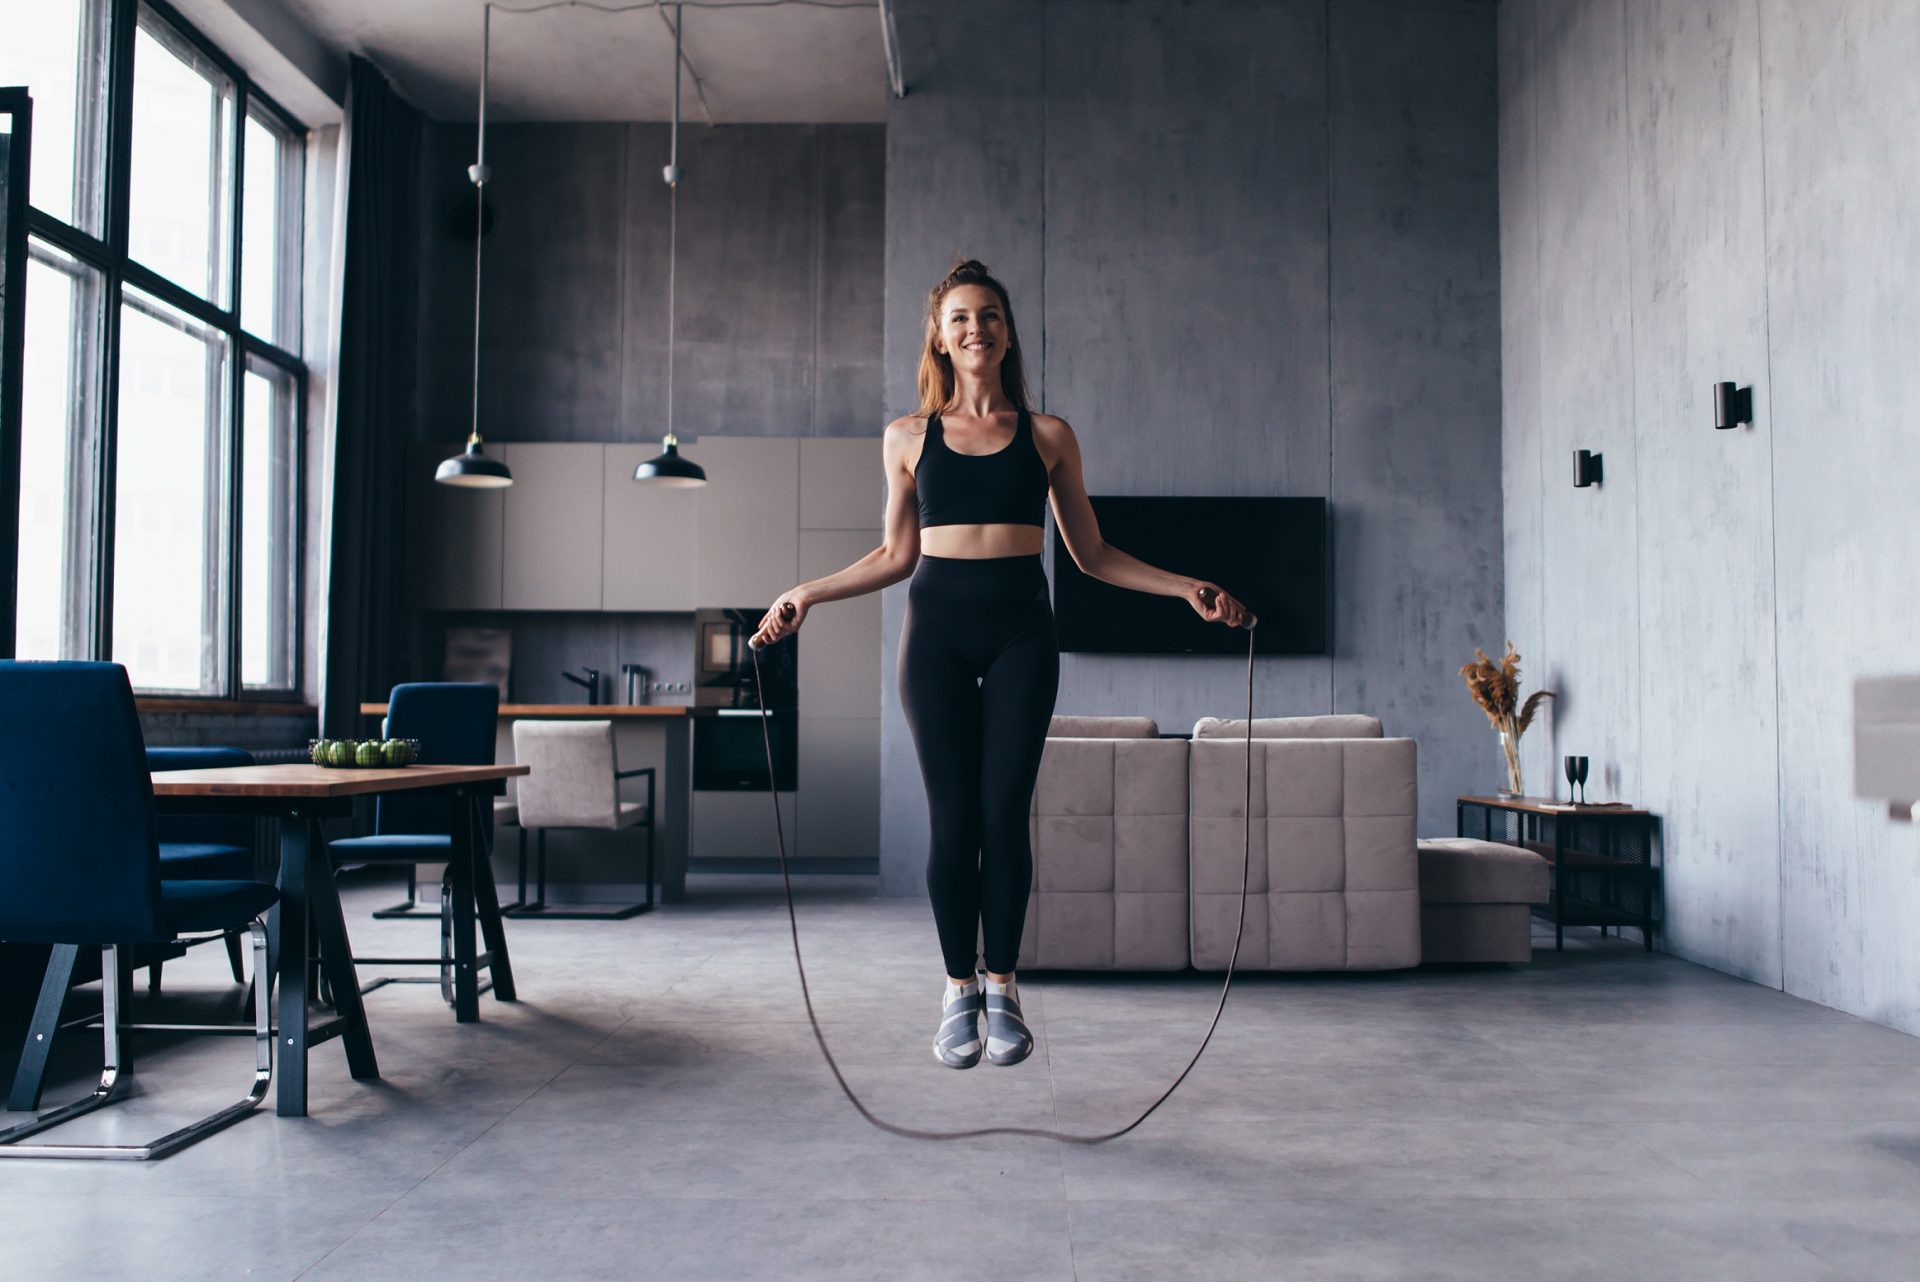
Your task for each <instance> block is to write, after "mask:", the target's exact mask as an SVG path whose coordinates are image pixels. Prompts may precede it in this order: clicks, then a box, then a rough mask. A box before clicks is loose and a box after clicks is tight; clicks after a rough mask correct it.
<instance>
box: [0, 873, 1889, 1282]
mask: <svg viewBox="0 0 1920 1282" xmlns="http://www.w3.org/2000/svg"><path fill="white" fill-rule="evenodd" d="M858 886H859V884H858V883H855V882H833V881H831V880H830V881H828V882H827V883H826V884H814V885H810V886H808V887H807V888H806V889H805V890H804V892H803V894H804V898H803V900H802V903H801V910H800V926H801V942H802V945H803V947H804V948H805V949H806V951H807V955H808V957H809V958H810V961H811V966H812V969H811V971H810V976H811V979H812V983H813V988H814V994H815V999H816V1003H817V1008H818V1009H819V1010H820V1011H821V1013H822V1016H823V1019H824V1021H825V1023H826V1029H827V1036H828V1039H829V1043H830V1045H831V1046H832V1047H833V1048H834V1051H835V1054H836V1055H837V1056H838V1057H839V1059H840V1062H841V1064H842V1067H843V1069H844V1070H845V1071H846V1073H847V1076H848V1077H849V1079H850V1080H851V1081H852V1082H853V1083H854V1085H855V1088H856V1089H857V1090H859V1091H860V1092H861V1094H862V1095H863V1097H864V1098H865V1099H866V1101H867V1102H868V1104H869V1105H870V1106H871V1107H872V1108H873V1109H874V1110H875V1111H877V1112H879V1113H880V1114H881V1115H882V1116H885V1117H888V1118H891V1119H896V1120H900V1121H904V1122H909V1123H913V1124H918V1125H922V1126H927V1125H932V1126H940V1125H950V1126H965V1125H979V1124H992V1123H1011V1124H1026V1125H1058V1126H1061V1127H1064V1128H1071V1129H1079V1130H1086V1131H1092V1130H1096V1129H1105V1128H1108V1127H1111V1126H1113V1125H1116V1124H1118V1123H1119V1122H1121V1121H1124V1120H1128V1119H1131V1118H1132V1117H1133V1116H1134V1115H1135V1114H1136V1113H1137V1112H1138V1110H1139V1109H1140V1108H1141V1107H1143V1106H1144V1105H1145V1104H1147V1103H1148V1102H1150V1101H1151V1100H1152V1099H1153V1097H1154V1096H1156V1095H1157V1094H1158V1093H1159V1092H1160V1090H1162V1089H1163V1088H1164V1085H1165V1083H1167V1082H1168V1081H1170V1080H1172V1078H1173V1076H1174V1075H1175V1074H1176V1073H1177V1072H1178V1070H1179V1068H1180V1066H1181V1065H1182V1064H1184V1063H1185V1060H1186V1058H1187V1056H1188V1055H1189V1054H1190V1053H1191V1049H1192V1047H1193V1046H1194V1045H1195V1044H1196V1042H1197V1039H1198V1037H1199V1036H1200V1034H1201V1032H1202V1031H1203V1029H1204V1027H1205V1023H1206V1020H1207V1018H1208V1017H1209V1016H1210V1015H1211V1013H1212V1009H1213V998H1214V995H1215V993H1216V992H1217V987H1216V983H1217V981H1216V980H1215V979H1213V978H1210V977H1206V976H1197V975H1175V976H1116V977H1104V976H1071V977H1064V976H1063V977H1052V978H1049V977H1045V976H1040V975H1036V976H1034V977H1033V978H1032V979H1031V981H1030V982H1029V983H1028V984H1027V985H1026V986H1025V988H1024V995H1025V998H1026V1004H1027V1010H1028V1015H1029V1018H1030V1020H1031V1022H1032V1024H1033V1027H1034V1030H1035V1032H1036V1034H1037V1036H1038V1038H1039V1043H1040V1045H1039V1049H1038V1051H1037V1052H1036V1053H1035V1055H1034V1057H1033V1058H1032V1059H1030V1060H1029V1061H1028V1062H1027V1063H1025V1064H1023V1065H1020V1066H1018V1067H1016V1068H1012V1069H998V1068H994V1067H991V1066H990V1065H987V1064H985V1063H982V1064H981V1065H980V1066H978V1067H976V1068H974V1069H972V1070H969V1071H966V1072H954V1071H953V1070H951V1069H947V1068H944V1067H942V1066H940V1065H939V1064H937V1063H935V1061H934V1058H933V1055H932V1052H931V1050H930V1049H929V1044H930V1041H931V1037H932V1034H933V1029H934V1024H935V1023H936V1022H937V1021H936V1002H937V993H938V989H937V987H936V985H937V984H938V983H939V982H940V981H939V977H938V971H939V962H938V955H937V951H936V949H935V947H934V938H933V927H932V921H931V917H930V915H929V913H928V910H927V908H926V906H925V904H924V903H922V902H920V901H918V900H908V901H896V900H880V899H875V898H872V897H871V896H870V895H868V894H866V893H864V892H863V891H862V890H861V889H859V888H858ZM770 888H771V889H770ZM347 898H348V910H349V916H348V921H349V928H350V929H351V930H352V931H353V933H354V939H355V943H356V947H357V948H358V949H359V950H360V951H362V952H386V953H389V954H391V953H392V952H394V951H402V952H411V951H425V950H426V949H427V948H429V947H430V946H431V940H432V928H431V926H430V925H428V924H426V923H421V922H375V921H372V920H371V919H370V918H369V917H368V916H367V915H366V914H367V910H368V909H370V908H371V907H374V906H376V905H378V904H380V903H382V902H386V901H390V900H391V899H392V898H393V891H392V887H391V886H390V885H380V884H367V883H361V884H358V885H356V886H354V887H352V888H351V889H350V890H349V892H348V896H347ZM509 930H510V938H511V941H512V946H513V950H514V960H515V968H516V974H517V976H518V979H519V983H520V993H521V998H522V1000H521V1001H520V1002H519V1003H518V1004H517V1005H513V1006H506V1005H502V1004H500V1003H497V1002H495V1001H494V1000H493V999H492V998H491V997H490V996H489V997H484V998H482V1017H483V1022H481V1023H479V1024H477V1025H470V1026H464V1027H463V1026H460V1025H456V1024H455V1023H454V1022H453V1017H452V1012H451V1011H450V1010H449V1009H448V1008H447V1007H445V1006H444V1005H442V1004H441V1003H440V1001H439V999H438V996H437V993H436V991H435V990H434V989H432V988H429V987H425V986H414V985H409V986H401V987H388V988H384V989H381V990H379V991H378V992H375V993H373V994H371V995H370V996H369V998H368V1003H369V1010H370V1014H371V1017H372V1020H373V1034H374V1042H375V1046H376V1049H377V1051H378V1053H379V1056H380V1063H381V1068H382V1072H383V1078H382V1080H381V1081H380V1082H378V1083H373V1084H361V1083H356V1082H354V1081H353V1080H352V1079H350V1078H349V1077H348V1076H347V1072H346V1067H345V1064H344V1062H343V1058H342V1056H341V1053H340V1050H339V1047H338V1046H337V1044H329V1045H327V1046H324V1047H322V1048H320V1049H319V1050H318V1051H317V1052H316V1054H315V1057H314V1077H313V1090H312V1096H313V1100H312V1103H313V1111H312V1116H311V1117H310V1118H308V1119H306V1120H304V1121H299V1120H284V1121H283V1120H280V1119H278V1118H275V1117H273V1116H272V1115H271V1113H270V1111H268V1110H263V1111H262V1112H261V1114H260V1115H258V1116H254V1117H249V1118H248V1119H246V1120H245V1121H243V1122H241V1123H239V1124H238V1125H237V1126H235V1127H234V1128H232V1129H230V1130H228V1131H225V1132H223V1133H221V1134H219V1135H217V1136H214V1137H212V1138H211V1139H209V1140H207V1141H205V1142H204V1143H202V1144H200V1145H199V1146H198V1147H196V1148H193V1149H189V1150H188V1151H186V1152H185V1153H182V1154H180V1155H178V1156H176V1157H173V1158H170V1159H168V1160H166V1161H163V1162H160V1163H157V1164H153V1165H126V1166H122V1165H89V1164H81V1163H73V1162H39V1163H10V1164H0V1205H4V1206H5V1208H6V1219H7V1228H6V1230H5V1234H4V1238H3V1239H0V1275H4V1276H7V1277H55V1276H58V1277H85V1278H99V1279H111V1278H138V1279H141V1280H142V1282H158V1280H159V1279H164V1278H230V1277H239V1276H248V1277H257V1278H296V1277H298V1278H313V1279H351V1280H353V1282H376V1280H378V1279H389V1278H390V1279H401V1280H404V1282H419V1280H420V1279H421V1278H424V1277H428V1276H448V1277H459V1278H462V1279H467V1280H469V1282H479V1280H481V1279H491V1278H501V1279H528V1278H538V1279H544V1280H548V1282H560V1280H562V1279H582V1278H594V1279H601V1278H604V1279H637V1278H671V1279H687V1278H723V1279H736V1278H783V1279H784V1278H816V1277H817V1278H833V1279H858V1278H874V1279H888V1280H893V1279H903V1278H920V1277H928V1278H958V1277H984V1278H995V1279H1002V1278H1008V1279H1010V1278H1026V1277H1038V1278H1083V1279H1108V1278H1170V1277H1206V1278H1268V1277H1273V1278H1279V1277H1285V1278H1341V1279H1346V1278H1382V1279H1401V1278H1471V1279H1493V1278H1527V1279H1529V1280H1530V1282H1537V1280H1539V1279H1546V1278H1608V1279H1612V1278H1617V1277H1620V1276H1623V1275H1635V1274H1639V1275H1652V1276H1657V1277H1660V1278H1662V1279H1676V1278H1742V1279H1749V1278H1821V1277H1829V1278H1841V1277H1845V1278H1856V1279H1858V1278H1895V1277H1913V1276H1914V1275H1915V1269H1916V1265H1915V1261H1916V1260H1920V1214H1916V1212H1915V1210H1914V1207H1915V1205H1916V1203H1920V1040H1916V1039H1914V1038H1911V1037H1908V1036H1905V1035H1902V1034H1900V1033H1896V1032H1893V1031H1890V1030H1888V1029H1886V1028H1882V1027H1879V1026H1877V1025H1874V1024H1870V1023H1865V1022H1863V1021H1860V1020H1857V1019H1853V1018H1851V1017H1848V1016H1846V1015H1841V1014H1838V1013H1836V1012H1834V1011H1831V1010H1827V1009H1824V1008H1822V1007H1819V1006H1814V1005H1810V1004H1808V1003H1806V1002H1803V1001H1799V1000H1797V999H1794V998H1790V997H1786V996H1783V995H1782V994H1780V993H1777V992H1774V991H1771V990H1769V989H1765V988H1760V987H1756V986H1754V985H1751V984H1747V983H1743V982H1741V981H1738V980H1735V979H1731V978H1728V977H1727V976H1724V975H1721V974H1717V973H1715V972H1713V971H1709V970H1704V969H1701V968H1699V967H1696V966H1692V965H1689V964H1687V963H1685V962H1681V961H1677V960H1674V959H1673V958H1670V957H1666V956H1662V955H1658V954H1655V955H1651V956H1649V955H1646V954H1644V953H1642V952H1641V950H1640V948H1639V946H1638V945H1637V943H1624V942H1621V941H1618V940H1608V941H1605V942H1602V941H1600V940H1599V939H1597V938H1596V937H1595V935H1594V932H1592V931H1590V930H1587V931H1576V932H1573V935H1572V941H1571V942H1570V944H1569V947H1568V950H1567V951H1566V952H1565V953H1564V954H1561V955H1558V956H1556V955H1555V954H1554V953H1553V952H1552V951H1550V946H1551V940H1550V938H1549V940H1548V945H1549V950H1548V951H1540V952H1536V954H1535V961H1534V963H1533V964H1532V965H1531V966H1527V967H1486V968H1457V969H1450V970H1435V971H1415V972H1405V973H1396V974H1383V975H1319V976H1267V975H1255V976H1248V977H1246V979H1245V981H1244V982H1243V983H1242V984H1239V985H1236V987H1235V991H1234V995H1233V997H1232V999H1231V1000H1230V1001H1229V1003H1228V1005H1227V1010H1226V1015H1225V1018H1224V1020H1223V1022H1222V1025H1221V1029H1220V1032H1219V1033H1218V1034H1217V1035H1216V1037H1215V1038H1214V1042H1213V1045H1212V1047H1211V1048H1210V1049H1209V1051H1208V1052H1207V1056H1206V1058H1205V1059H1204V1060H1203V1061H1202V1062H1201V1064H1200V1066H1199V1067H1198V1068H1196V1069H1195V1070H1194V1073H1193V1075H1192V1076H1191V1077H1189V1078H1188V1080H1187V1082H1186V1084H1185V1085H1184V1086H1183V1087H1182V1088H1181V1090H1180V1092H1179V1093H1178V1094H1177V1095H1176V1096H1175V1097H1174V1099H1173V1100H1172V1101H1170V1102H1169V1103H1168V1104H1167V1105H1166V1106H1164V1107H1163V1108H1162V1109H1161V1110H1160V1111H1159V1112H1158V1113H1157V1114H1155V1116H1154V1117H1152V1118H1151V1119H1149V1120H1148V1121H1147V1122H1146V1123H1145V1124H1144V1125H1143V1126H1142V1127H1141V1128H1140V1129H1138V1130H1137V1131H1135V1132H1134V1133H1133V1134H1132V1135H1130V1136H1128V1137H1126V1138H1125V1139H1122V1140H1119V1141H1116V1142H1114V1143H1112V1144H1108V1145H1103V1146H1093V1147H1085V1146H1064V1145H1056V1144H1053V1143H1049V1142H1046V1141H1039V1140H1032V1139H1024V1138H1005V1137H1001V1138H995V1139H989V1140H970V1141H962V1142H957V1143H947V1144H940V1145H934V1144H928V1143H917V1142H914V1141H910V1140H904V1139H899V1138H896V1137H893V1136H889V1135H886V1134H883V1133H881V1132H878V1131H875V1130H873V1129H871V1128H870V1127H868V1126H867V1125H866V1124H865V1123H864V1122H862V1121H861V1120H860V1118H859V1117H858V1116H857V1115H856V1114H855V1113H854V1112H853V1110H852V1109H851V1108H850V1107H849V1106H848V1105H847V1104H846V1103H845V1101H844V1100H843V1099H842V1098H841V1097H840V1095H839V1094H838V1090H837V1088H836V1087H835V1085H834V1083H833V1080H832V1078H831V1076H830V1075H829V1074H828V1072H827V1069H826V1068H825V1066H824V1064H823V1063H822V1062H821V1060H820V1058H819V1055H818V1052H817V1050H816V1048H815V1047H814V1045H813V1042H812V1037H811V1034H810V1033H809V1031H808V1028H807V1025H806V1023H805V1021H804V1015H803V1012H802V1010H801V1007H800V1005H799V986H798V983H797V982H796V980H795V978H794V972H793V959H792V954H791V950H790V945H789V942H788V935H787V922H786V914H785V912H784V910H783V908H782V907H781V905H780V901H779V898H778V882H777V881H773V882H768V881H765V880H761V879H753V880H740V879H728V878H696V879H695V880H694V881H693V882H692V897H691V898H690V900H689V901H688V902H687V903H685V904H682V905H676V906H674V907H672V908H670V909H664V910H662V911H659V912H657V913H655V914H653V915H651V916H646V917H641V918H638V919H635V920H632V921H628V922H622V923H600V922H541V923H533V922H514V923H511V924H510V927H509ZM1536 942H1537V941H1536ZM224 965H225V962H224V958H222V957H220V956H219V955H218V953H217V951H216V950H214V949H201V950H198V951H197V952H196V954H195V955H194V956H193V957H192V958H190V959H189V960H188V961H187V962H184V963H175V964H173V965H172V966H170V967H169V968H168V973H167V984H168V988H169V989H170V990H173V992H174V993H175V994H176V996H175V997H174V998H173V999H171V1000H172V1001H173V1003H175V1004H176V1005H198V1006H204V1005H206V1004H208V1003H209V1002H224V1001H230V1000H231V995H232V993H233V992H234V990H233V989H232V987H231V985H230V984H228V983H227V982H225V976H224ZM76 1000H77V1001H78V1000H81V999H80V998H76ZM74 1040H75V1041H76V1042H77V1041H78V1038H75V1039H74ZM142 1046H143V1049H144V1052H145V1053H144V1057H143V1058H142V1059H141V1061H140V1063H139V1066H138V1076H137V1078H136V1082H137V1090H138V1092H139V1093H138V1094H137V1095H136V1096H135V1097H134V1098H133V1099H131V1100H130V1101H129V1102H128V1103H127V1104H125V1105H122V1106H119V1107H117V1108H116V1109H114V1110H110V1112H109V1113H108V1114H107V1115H104V1116H100V1117H96V1118H89V1119H85V1120H83V1121H81V1122H77V1123H75V1124H73V1126H72V1127H70V1128H69V1129H70V1131H72V1132H73V1133H75V1136H76V1138H78V1137H80V1136H82V1135H86V1136H89V1137H93V1138H104V1137H106V1136H109V1135H113V1136H117V1137H120V1138H128V1139H133V1138H151V1137H152V1136H153V1135H157V1134H158V1133H160V1132H161V1131H162V1130H165V1129H169V1128H170V1127H171V1126H172V1125H175V1124H177V1123H179V1122H181V1121H184V1120H187V1119H188V1118H190V1117H191V1116H194V1115H196V1114H195V1112H194V1110H195V1109H196V1108H200V1109H201V1111H206V1107H207V1106H211V1105H212V1104H214V1103H216V1102H218V1101H219V1100H220V1099H221V1098H223V1097H226V1096H229V1095H232V1096H236V1097H237V1095H238V1094H239V1093H240V1091H241V1089H242V1087H243V1085H244V1083H245V1081H246V1079H247V1077H248V1073H249V1067H250V1063H251V1059H250V1047H249V1046H248V1044H247V1043H245V1042H243V1041H235V1040H229V1039H212V1038H200V1039H192V1040H185V1039H182V1040H178V1041H166V1042H162V1041H160V1040H159V1039H156V1038H147V1039H145V1040H144V1041H143V1043H142ZM90 1049H92V1047H90V1046H87V1047H82V1046H78V1045H69V1046H67V1047H66V1048H65V1050H66V1052H68V1053H66V1054H63V1056H62V1057H61V1062H62V1064H63V1065H65V1066H67V1068H68V1069H69V1076H68V1079H67V1083H66V1086H65V1088H64V1089H63V1090H60V1091H50V1092H49V1099H50V1100H52V1099H54V1098H56V1097H58V1098H65V1097H67V1095H69V1094H71V1093H72V1091H73V1087H74V1086H75V1085H76V1084H77V1083H78V1079H77V1078H75V1077H73V1076H72V1075H71V1071H72V1070H73V1069H75V1068H77V1066H78V1065H79V1064H80V1060H81V1058H82V1057H76V1056H75V1055H73V1054H72V1053H71V1052H73V1051H76V1050H82V1051H84V1050H90ZM209 1082H211V1083H213V1084H215V1085H217V1086H218V1090H209V1089H208V1087H207V1085H206V1084H207V1083H209Z"/></svg>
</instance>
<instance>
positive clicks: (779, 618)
mask: <svg viewBox="0 0 1920 1282" xmlns="http://www.w3.org/2000/svg"><path fill="white" fill-rule="evenodd" d="M806 617H807V598H806V595H805V594H804V593H803V592H801V591H800V589H799V588H789V589H787V590H786V591H785V592H782V593H781V594H780V595H779V596H778V597H776V598H774V602H773V604H772V605H770V606H768V607H767V612H766V614H765V615H763V616H762V617H761V619H760V626H759V627H758V628H756V629H755V630H754V633H753V638H752V644H754V645H772V644H773V643H774V642H775V641H778V640H779V639H780V638H782V637H784V636H787V635H788V634H790V633H793V632H798V631H799V630H800V624H801V623H802V622H804V621H805V619H806Z"/></svg>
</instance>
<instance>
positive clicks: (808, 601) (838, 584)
mask: <svg viewBox="0 0 1920 1282" xmlns="http://www.w3.org/2000/svg"><path fill="white" fill-rule="evenodd" d="M921 430H923V428H922V420H920V419H918V418H912V417H908V418H897V419H895V420H894V421H893V422H891V423H889V424H887V430H886V433H885V434H884V435H883V436H882V438H881V454H882V457H883V459H884V461H885V466H886V474H887V507H886V512H885V514H884V516H883V517H882V525H883V528H882V531H881V533H882V534H883V536H884V538H885V542H883V543H882V544H881V545H880V546H879V547H877V548H875V549H874V550H873V551H871V552H869V553H867V554H866V555H865V556H863V557H861V558H860V559H859V560H858V561H855V562H854V563H853V564H852V565H849V566H847V567H846V568H845V569H843V570H835V571H834V572H833V573H832V574H829V575H826V576H824V577H822V578H818V579H812V580H809V581H808V582H806V583H802V584H800V585H799V586H798V587H794V588H790V589H788V590H787V591H786V592H783V593H781V594H780V596H779V598H778V599H776V600H775V601H774V603H773V604H772V606H770V607H769V608H768V610H767V613H766V615H765V617H763V618H762V619H761V620H760V627H759V629H758V630H757V631H756V632H755V633H754V635H755V637H756V638H757V639H759V640H760V641H761V643H762V644H766V643H769V642H773V641H778V640H779V639H780V638H781V637H783V636H785V635H787V634H788V633H789V632H793V631H795V630H797V629H798V628H799V626H800V624H801V623H802V622H803V621H804V620H805V619H806V617H807V610H808V609H809V608H811V607H812V606H814V605H817V604H819V603H820V602H822V601H840V600H844V599H846V598H847V597H854V596H864V595H865V594H866V593H868V592H877V591H879V590H880V589H881V588H884V587H887V586H889V585H891V584H894V583H898V582H899V581H900V580H902V579H904V578H906V577H907V576H908V575H910V574H912V573H913V567H914V565H915V564H916V563H918V561H919V560H920V522H919V509H918V506H917V504H916V503H915V501H914V500H915V495H914V488H913V470H912V469H911V468H910V467H909V466H908V465H907V460H908V459H909V458H911V457H912V456H913V441H914V437H915V435H916V434H917V433H918V432H920V431H921ZM788 605H791V606H792V607H793V616H792V617H791V618H783V617H782V612H783V610H784V608H785V607H786V606H788Z"/></svg>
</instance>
